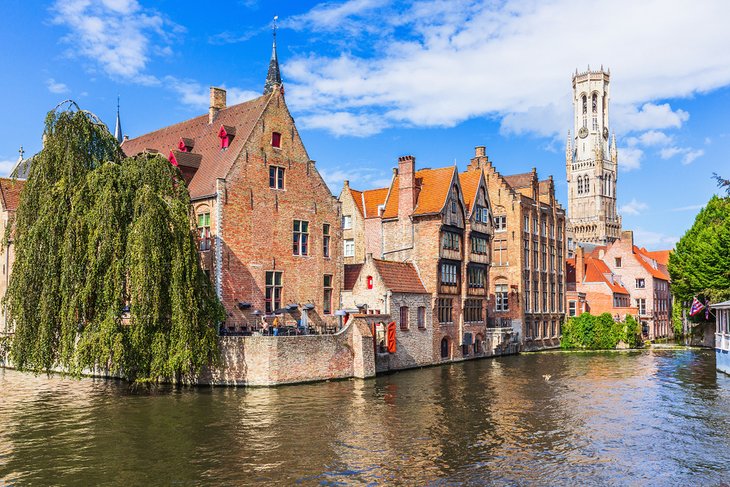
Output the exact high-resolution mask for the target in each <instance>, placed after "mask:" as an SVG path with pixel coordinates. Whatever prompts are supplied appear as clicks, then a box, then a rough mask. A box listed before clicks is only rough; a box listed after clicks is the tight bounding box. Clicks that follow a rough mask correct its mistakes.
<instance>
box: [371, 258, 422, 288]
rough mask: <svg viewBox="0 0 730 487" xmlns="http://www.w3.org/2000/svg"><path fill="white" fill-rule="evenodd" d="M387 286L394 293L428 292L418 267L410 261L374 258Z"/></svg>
mask: <svg viewBox="0 0 730 487" xmlns="http://www.w3.org/2000/svg"><path fill="white" fill-rule="evenodd" d="M373 263H374V264H375V268H376V269H378V274H380V277H381V278H382V279H383V283H384V284H385V287H386V288H388V289H390V290H391V291H392V292H394V293H416V294H428V291H426V288H425V287H423V283H422V282H421V278H420V277H419V276H418V272H417V271H416V268H415V267H413V264H411V263H408V262H391V261H389V260H377V259H373Z"/></svg>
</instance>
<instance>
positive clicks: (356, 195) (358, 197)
mask: <svg viewBox="0 0 730 487" xmlns="http://www.w3.org/2000/svg"><path fill="white" fill-rule="evenodd" d="M350 195H351V196H352V199H353V200H354V201H355V206H356V207H357V211H359V212H360V215H362V216H363V217H364V216H365V210H364V208H363V204H362V191H358V190H356V189H352V188H350Z"/></svg>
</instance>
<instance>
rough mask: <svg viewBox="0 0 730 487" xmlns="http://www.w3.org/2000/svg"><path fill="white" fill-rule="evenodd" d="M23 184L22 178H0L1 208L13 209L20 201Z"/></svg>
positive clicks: (16, 207)
mask: <svg viewBox="0 0 730 487" xmlns="http://www.w3.org/2000/svg"><path fill="white" fill-rule="evenodd" d="M23 186H25V180H23V179H10V178H0V198H2V205H3V207H2V209H3V210H5V211H15V210H17V209H18V204H19V203H20V192H21V191H22V190H23Z"/></svg>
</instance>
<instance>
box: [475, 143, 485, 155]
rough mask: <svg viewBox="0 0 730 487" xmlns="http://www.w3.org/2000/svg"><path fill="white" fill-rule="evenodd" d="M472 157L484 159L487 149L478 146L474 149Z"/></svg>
mask: <svg viewBox="0 0 730 487" xmlns="http://www.w3.org/2000/svg"><path fill="white" fill-rule="evenodd" d="M474 155H475V156H476V157H484V156H486V155H487V148H486V147H485V146H483V145H478V146H476V147H475V152H474Z"/></svg>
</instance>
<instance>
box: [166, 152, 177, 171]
mask: <svg viewBox="0 0 730 487" xmlns="http://www.w3.org/2000/svg"><path fill="white" fill-rule="evenodd" d="M167 160H168V161H170V164H172V165H173V166H175V167H177V166H178V163H177V158H175V153H174V152H172V150H170V155H169V156H167Z"/></svg>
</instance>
